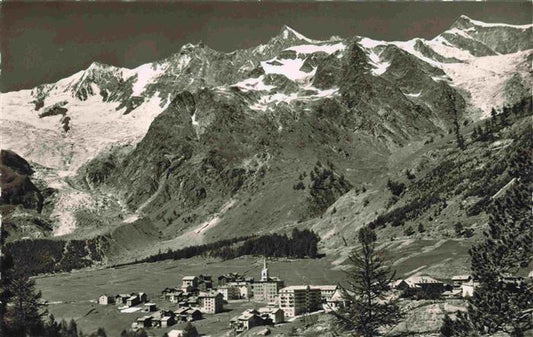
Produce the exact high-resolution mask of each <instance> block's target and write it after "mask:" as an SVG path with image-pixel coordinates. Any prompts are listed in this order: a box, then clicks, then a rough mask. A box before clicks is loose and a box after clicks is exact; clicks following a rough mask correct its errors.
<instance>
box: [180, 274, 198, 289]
mask: <svg viewBox="0 0 533 337" xmlns="http://www.w3.org/2000/svg"><path fill="white" fill-rule="evenodd" d="M181 289H182V290H183V291H187V292H189V291H195V290H196V289H198V277H196V276H184V277H183V278H182V283H181Z"/></svg>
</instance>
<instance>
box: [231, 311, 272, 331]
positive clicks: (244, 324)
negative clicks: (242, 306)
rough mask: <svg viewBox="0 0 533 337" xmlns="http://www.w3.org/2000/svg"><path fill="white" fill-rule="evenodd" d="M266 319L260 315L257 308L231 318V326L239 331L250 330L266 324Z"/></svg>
mask: <svg viewBox="0 0 533 337" xmlns="http://www.w3.org/2000/svg"><path fill="white" fill-rule="evenodd" d="M264 324H265V321H264V320H263V319H262V318H261V316H259V312H258V311H257V310H253V309H251V310H246V311H244V312H243V313H242V314H241V315H240V316H237V317H233V318H232V319H231V320H230V327H231V328H233V329H234V330H235V331H236V332H237V333H239V332H243V331H246V330H250V329H251V328H253V327H256V326H260V325H264Z"/></svg>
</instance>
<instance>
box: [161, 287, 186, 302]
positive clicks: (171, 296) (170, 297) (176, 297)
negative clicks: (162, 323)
mask: <svg viewBox="0 0 533 337" xmlns="http://www.w3.org/2000/svg"><path fill="white" fill-rule="evenodd" d="M163 298H164V299H165V300H167V301H170V302H172V303H178V302H180V301H181V300H183V299H184V298H185V295H184V292H183V291H181V290H179V291H172V292H168V293H166V294H164V295H163Z"/></svg>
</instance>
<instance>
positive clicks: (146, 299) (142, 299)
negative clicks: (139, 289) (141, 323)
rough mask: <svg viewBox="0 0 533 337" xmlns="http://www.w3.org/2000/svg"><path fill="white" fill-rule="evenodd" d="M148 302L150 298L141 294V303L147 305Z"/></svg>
mask: <svg viewBox="0 0 533 337" xmlns="http://www.w3.org/2000/svg"><path fill="white" fill-rule="evenodd" d="M147 301H148V296H146V294H145V293H139V302H142V303H146V302H147Z"/></svg>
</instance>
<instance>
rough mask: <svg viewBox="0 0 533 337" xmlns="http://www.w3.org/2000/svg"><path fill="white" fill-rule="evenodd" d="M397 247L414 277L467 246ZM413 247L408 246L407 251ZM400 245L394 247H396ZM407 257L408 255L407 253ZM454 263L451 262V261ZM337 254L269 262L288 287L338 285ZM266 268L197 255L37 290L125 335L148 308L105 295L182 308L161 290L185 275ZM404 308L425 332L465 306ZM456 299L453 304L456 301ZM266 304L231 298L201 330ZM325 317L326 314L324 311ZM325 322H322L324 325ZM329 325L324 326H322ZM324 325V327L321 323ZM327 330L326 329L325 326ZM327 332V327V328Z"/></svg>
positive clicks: (79, 274)
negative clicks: (128, 307) (126, 308)
mask: <svg viewBox="0 0 533 337" xmlns="http://www.w3.org/2000/svg"><path fill="white" fill-rule="evenodd" d="M391 246H397V247H399V246H401V247H402V250H403V252H404V254H402V255H396V257H395V259H394V260H395V261H398V262H399V263H397V264H396V266H395V267H398V274H397V275H398V277H402V276H403V275H410V274H412V273H413V271H414V270H415V269H418V270H424V269H426V268H425V264H426V262H427V261H429V262H431V257H432V256H433V255H434V256H433V257H435V256H436V257H438V258H439V260H440V261H442V260H443V259H442V256H443V255H449V256H453V253H452V252H451V251H453V250H455V253H456V254H457V250H461V247H462V244H461V243H457V242H453V241H449V242H448V241H447V242H445V243H441V244H436V243H435V242H431V244H429V243H428V242H425V241H420V242H406V243H404V244H403V245H402V244H400V243H393V244H391ZM407 247H408V249H407ZM390 248H392V249H394V248H393V247H390ZM412 250H426V251H427V252H426V253H425V254H423V255H427V256H426V257H427V258H428V260H427V261H426V262H424V261H418V259H415V260H416V261H414V260H413V261H411V259H410V258H409V252H410V251H412ZM402 256H403V257H402ZM448 261H450V260H448ZM332 262H333V259H332V258H331V257H324V258H322V259H304V260H289V259H279V260H273V261H270V262H269V270H270V273H271V275H273V276H274V275H275V276H279V277H280V278H281V279H283V280H284V281H285V284H286V285H295V284H315V285H316V284H338V283H342V282H343V280H344V279H345V274H344V272H343V271H341V270H340V268H339V266H335V265H334V264H332ZM261 267H262V262H261V259H259V258H256V257H249V256H246V257H241V258H237V259H234V260H228V261H220V260H215V259H210V258H208V259H206V258H202V257H196V258H191V259H186V260H177V261H174V260H166V261H160V262H155V263H142V264H135V265H128V266H123V267H117V268H108V269H85V270H80V271H74V272H71V273H61V274H53V275H46V276H44V275H43V276H38V277H36V278H35V281H36V285H37V289H39V290H40V291H42V294H43V299H44V300H46V301H48V311H49V312H50V313H52V314H54V316H55V318H56V319H58V320H61V319H65V320H67V321H68V320H70V319H74V320H76V322H77V324H78V327H79V328H80V329H81V330H82V331H84V332H92V331H95V330H96V329H97V328H99V327H103V328H105V330H106V332H107V334H108V336H119V335H120V333H121V331H122V330H124V329H126V330H127V329H129V328H130V327H131V323H132V322H133V321H134V320H135V319H136V318H137V317H141V316H143V315H145V314H143V313H142V312H135V313H129V314H125V313H121V312H120V311H119V310H118V307H117V306H116V305H110V306H102V305H99V304H98V303H97V298H98V297H99V296H100V295H103V294H108V295H115V294H118V293H130V292H145V293H147V295H148V298H149V300H150V302H154V303H156V304H157V306H158V308H163V309H173V310H176V309H177V305H175V304H172V303H170V302H166V301H164V300H162V299H161V298H160V294H161V290H163V289H164V288H165V287H176V286H179V285H180V284H181V279H182V277H183V276H185V275H200V274H204V275H205V274H209V275H212V276H213V277H214V278H215V279H216V277H217V276H218V275H222V274H226V273H228V272H237V273H241V274H245V275H246V276H250V277H255V278H256V279H258V278H259V275H260V270H261ZM402 302H403V303H402V306H403V307H405V308H408V312H409V315H408V317H407V318H406V321H405V323H403V324H402V325H401V326H399V327H398V328H399V329H401V330H409V331H411V330H412V332H416V333H421V335H427V334H431V333H432V331H433V332H434V331H436V330H438V327H439V326H440V324H441V320H442V316H443V315H444V313H445V312H450V311H451V312H453V311H455V310H457V308H460V307H463V306H464V303H463V301H462V300H460V299H459V300H446V301H444V300H437V301H402ZM452 302H453V303H452ZM264 305H265V303H256V302H253V301H251V302H248V301H245V300H243V301H230V303H228V304H227V305H225V306H224V310H225V311H224V312H223V313H220V314H217V315H204V319H202V320H200V321H196V322H194V325H195V326H196V327H197V329H198V331H199V332H200V333H202V334H205V335H211V336H227V335H228V334H229V333H230V329H229V320H230V319H231V318H232V317H234V316H237V315H239V314H241V313H242V312H243V311H244V310H245V309H249V308H259V307H262V306H264ZM319 316H324V315H322V314H321V315H319ZM322 321H323V319H318V325H317V327H316V328H320V329H328V327H327V326H328V324H325V323H323V322H322ZM321 322H322V323H321ZM305 323H306V322H304V321H303V320H301V319H300V320H296V321H294V322H290V323H286V324H283V325H281V326H278V327H274V328H272V332H274V333H280V334H288V333H289V332H290V331H293V330H294V329H300V328H301V329H300V330H299V331H305V328H304V325H305ZM322 325H323V326H322ZM321 326H322V327H321ZM171 329H180V325H175V326H173V327H171V328H152V329H150V331H149V332H150V333H151V334H152V335H154V336H162V335H163V333H164V332H166V331H168V330H171ZM321 331H322V330H321ZM315 332H316V334H314V332H311V331H309V332H306V333H305V335H309V336H312V335H314V336H320V335H321V332H320V331H315ZM322 332H323V331H322Z"/></svg>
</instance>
